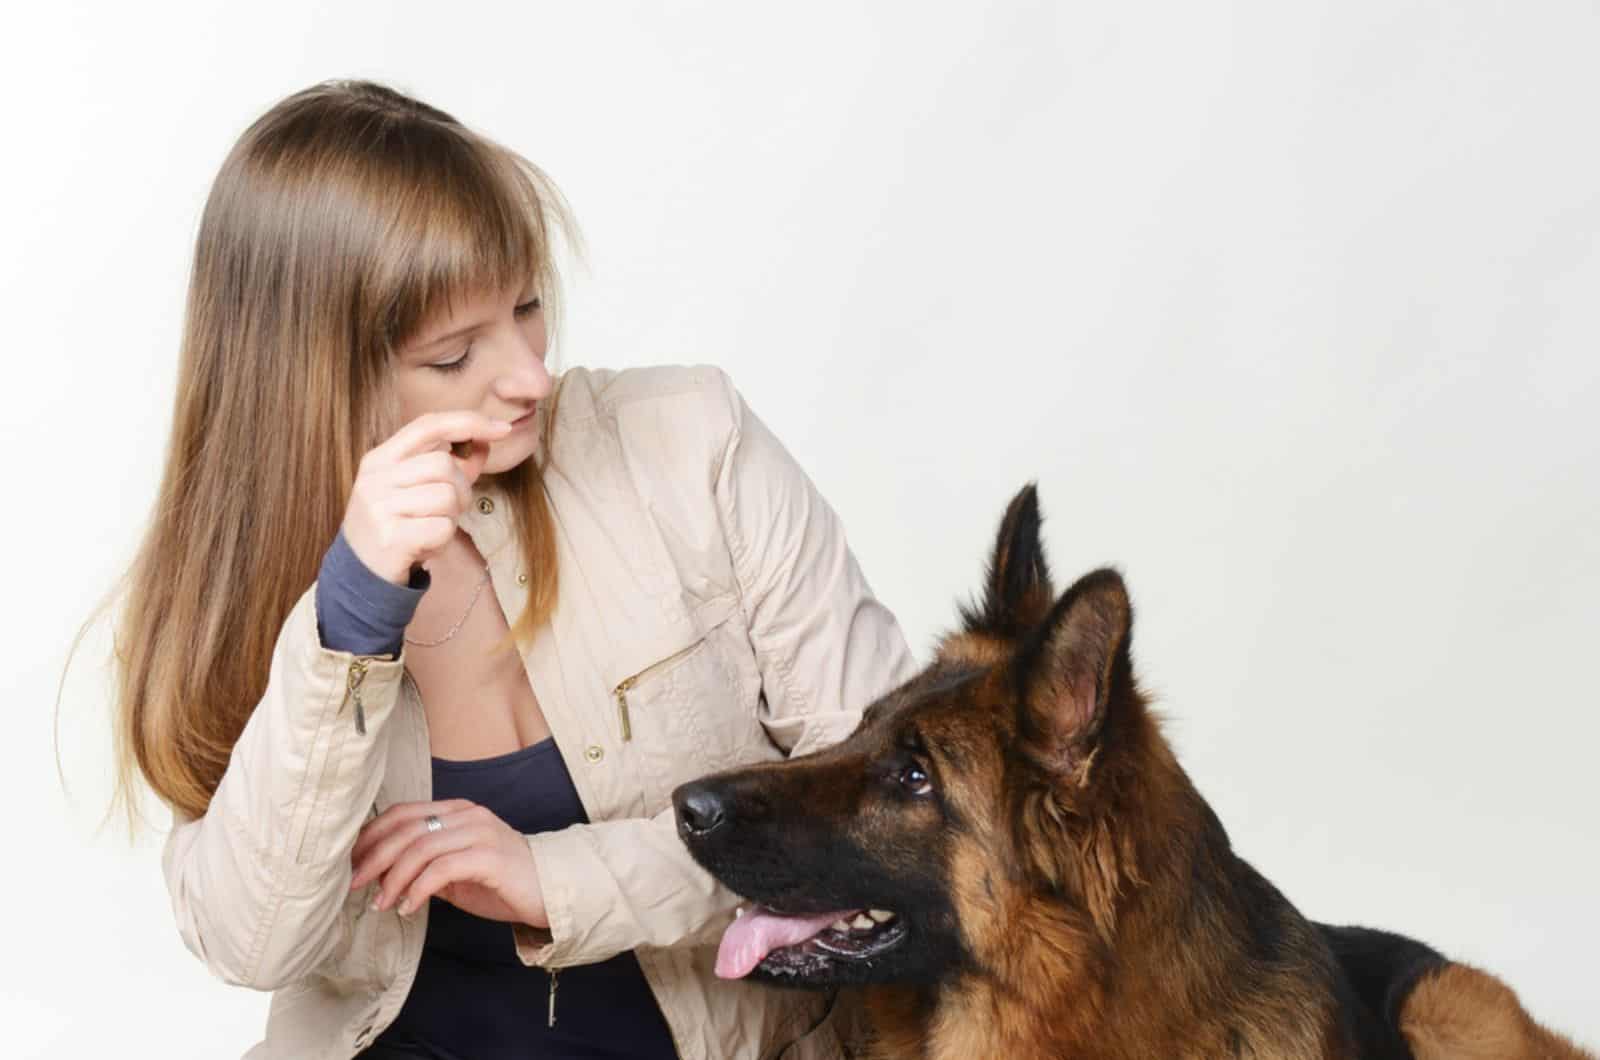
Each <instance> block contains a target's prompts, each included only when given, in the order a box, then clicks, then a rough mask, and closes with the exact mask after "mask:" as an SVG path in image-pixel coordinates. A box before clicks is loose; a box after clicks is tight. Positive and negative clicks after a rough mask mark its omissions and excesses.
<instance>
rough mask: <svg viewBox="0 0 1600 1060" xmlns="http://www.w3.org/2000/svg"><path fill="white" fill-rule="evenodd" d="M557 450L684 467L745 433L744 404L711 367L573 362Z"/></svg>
mask: <svg viewBox="0 0 1600 1060" xmlns="http://www.w3.org/2000/svg"><path fill="white" fill-rule="evenodd" d="M555 416H556V421H555V424H554V431H553V432H552V433H553V436H554V442H553V446H554V449H553V452H554V455H555V456H556V459H557V460H560V459H561V457H562V454H563V451H565V452H566V453H568V454H576V453H579V452H582V453H589V454H591V455H593V454H595V453H596V452H597V451H599V452H606V451H609V452H611V453H615V454H620V455H623V456H624V457H625V458H626V459H627V460H628V461H629V463H631V464H633V465H634V466H635V467H640V466H650V465H651V464H655V463H666V464H669V465H671V466H674V467H678V468H682V467H685V466H689V465H700V464H702V463H703V462H704V461H706V460H711V461H713V462H715V461H718V460H720V458H721V455H722V454H723V453H725V452H726V450H727V448H728V445H729V443H730V441H731V440H732V439H733V438H734V437H736V436H737V434H738V432H739V429H740V426H741V424H742V422H743V417H744V402H743V401H742V399H741V398H740V397H739V394H738V391H737V390H735V389H734V386H733V382H732V380H730V379H729V378H728V374H727V373H726V372H724V371H723V370H722V369H720V368H716V367H713V366H711V365H657V366H652V367H648V368H628V369H625V370H622V371H613V370H610V369H603V368H572V369H569V370H568V371H566V372H565V373H563V374H562V377H561V389H560V391H559V392H558V395H557V399H556V413H555Z"/></svg>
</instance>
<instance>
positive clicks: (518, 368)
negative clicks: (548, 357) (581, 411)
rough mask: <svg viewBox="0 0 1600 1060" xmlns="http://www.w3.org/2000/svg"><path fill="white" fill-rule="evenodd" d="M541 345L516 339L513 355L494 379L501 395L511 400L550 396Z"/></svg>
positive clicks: (548, 377)
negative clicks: (504, 368) (503, 369)
mask: <svg viewBox="0 0 1600 1060" xmlns="http://www.w3.org/2000/svg"><path fill="white" fill-rule="evenodd" d="M542 345H543V344H542V343H541V344H539V345H537V346H536V345H535V344H534V343H532V342H528V341H526V340H519V341H518V344H517V347H516V349H515V351H514V356H513V357H512V358H511V360H510V362H509V363H508V364H507V365H506V370H505V371H504V372H502V373H501V374H500V376H499V378H498V379H497V380H496V383H497V386H496V389H497V390H498V391H499V392H500V396H501V397H503V398H506V399H507V400H511V401H542V400H544V399H545V398H547V397H549V396H550V391H551V389H552V383H551V379H550V369H549V368H548V367H546V366H545V363H544V356H545V351H544V349H543V348H542Z"/></svg>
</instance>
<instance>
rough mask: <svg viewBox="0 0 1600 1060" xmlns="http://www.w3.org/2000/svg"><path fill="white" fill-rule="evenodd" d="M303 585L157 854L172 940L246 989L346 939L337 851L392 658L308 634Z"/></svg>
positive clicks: (385, 706) (389, 707) (394, 681)
mask: <svg viewBox="0 0 1600 1060" xmlns="http://www.w3.org/2000/svg"><path fill="white" fill-rule="evenodd" d="M315 591H316V587H315V586H314V585H313V586H312V588H311V589H308V590H307V591H306V592H305V593H304V594H303V595H302V596H301V598H300V599H299V601H298V602H297V603H296V604H295V606H294V608H293V609H292V610H291V612H290V614H289V617H288V619H287V620H286V621H285V622H284V625H283V628H282V630H281V631H280V632H279V635H278V640H277V644H276V645H275V647H274V649H273V654H272V663H271V672H270V675H269V677H268V680H267V688H266V691H265V693H264V694H263V696H262V698H261V701H260V702H259V703H258V704H257V705H256V708H255V710H254V712H253V713H252V714H251V716H250V720H249V721H248V722H247V723H246V725H245V727H244V731H243V732H242V733H241V734H240V736H239V739H238V741H237V742H236V743H235V744H234V746H233V751H232V754H231V756H230V757H229V760H228V766H227V769H226V770H225V771H224V772H223V775H222V780H221V783H220V784H218V786H217V791H216V794H215V795H214V796H213V797H212V799H211V803H210V806H209V807H208V808H207V810H206V812H205V814H204V815H202V816H201V817H199V818H195V819H189V818H187V817H186V816H184V815H182V814H174V822H173V829H172V832H171V834H170V835H169V836H168V837H167V841H166V846H165V848H164V850H163V852H162V858H161V862H162V869H163V871H164V873H165V875H166V880H167V890H168V892H169V893H170V895H171V898H172V910H173V914H174V916H175V917H176V919H177V922H178V931H179V933H180V934H181V935H182V936H183V940H184V943H185V944H186V945H187V946H188V947H189V949H190V950H191V951H193V952H194V954H195V955H196V956H197V957H199V958H200V959H201V960H202V961H203V962H205V964H206V966H207V967H208V968H210V969H211V971H212V972H213V973H214V974H216V975H217V976H219V977H221V978H222V979H224V980H225V981H227V982H229V983H235V984H239V985H243V986H249V987H253V988H255V989H258V990H274V989H277V988H279V987H281V986H283V985H285V984H287V983H290V982H292V981H294V980H296V979H299V978H301V977H303V976H304V975H306V974H307V973H308V972H310V971H311V970H312V969H314V968H315V967H317V966H318V965H319V964H321V963H322V962H323V961H325V960H327V959H328V958H330V957H332V956H335V955H337V953H338V952H339V951H340V950H341V949H342V948H343V947H344V946H346V945H347V944H348V942H349V939H348V937H347V930H348V927H347V925H346V924H345V922H344V920H343V919H342V918H341V917H340V912H341V909H342V907H343V905H344V902H345V900H346V899H347V897H348V894H347V892H348V889H349V885H350V874H351V866H350V850H351V849H352V847H353V846H354V845H355V839H356V834H357V832H359V831H360V828H361V825H362V824H363V823H364V821H365V820H366V816H367V813H368V810H369V809H370V807H371V806H372V805H373V801H374V799H375V798H376V797H377V791H378V785H379V783H380V782H381V780H382V778H383V762H384V749H385V747H386V745H387V744H386V741H385V739H384V734H385V726H386V725H387V723H388V720H389V718H390V716H391V715H392V713H393V711H394V706H395V703H396V701H397V699H398V696H399V688H400V678H401V673H402V668H403V663H402V661H401V660H400V659H398V658H395V659H387V658H378V657H373V656H357V655H352V654H350V653H349V652H341V651H332V650H329V649H327V648H324V647H323V646H322V643H321V641H320V639H319V637H318V634H317V616H316V604H315ZM358 700H359V703H358ZM358 706H359V711H358V709H357V708H358ZM358 714H359V718H360V721H361V724H360V725H359V726H358V724H357V720H358Z"/></svg>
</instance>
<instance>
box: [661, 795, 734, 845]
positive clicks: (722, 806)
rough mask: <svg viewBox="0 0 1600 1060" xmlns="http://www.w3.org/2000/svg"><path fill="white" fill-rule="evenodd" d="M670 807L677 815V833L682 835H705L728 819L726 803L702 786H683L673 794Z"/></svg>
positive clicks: (719, 796)
mask: <svg viewBox="0 0 1600 1060" xmlns="http://www.w3.org/2000/svg"><path fill="white" fill-rule="evenodd" d="M672 805H673V809H674V810H675V811H676V812H677V815H678V831H680V832H682V833H683V834H684V835H694V836H703V835H706V834H707V833H710V832H713V831H715V830H716V829H717V828H719V827H721V826H722V825H723V824H724V823H725V822H726V821H727V819H728V807H727V803H726V801H725V800H724V799H723V797H722V796H721V795H720V794H718V793H717V792H716V791H715V790H713V789H712V788H710V787H709V786H707V785H704V784H685V785H684V786H683V787H681V788H679V789H678V790H677V791H676V792H674V793H673V797H672Z"/></svg>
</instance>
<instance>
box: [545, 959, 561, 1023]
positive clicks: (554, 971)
mask: <svg viewBox="0 0 1600 1060" xmlns="http://www.w3.org/2000/svg"><path fill="white" fill-rule="evenodd" d="M560 974H561V969H560V968H552V969H550V1022H549V1024H548V1025H549V1026H551V1027H554V1026H555V1025H556V976H558V975H560Z"/></svg>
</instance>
